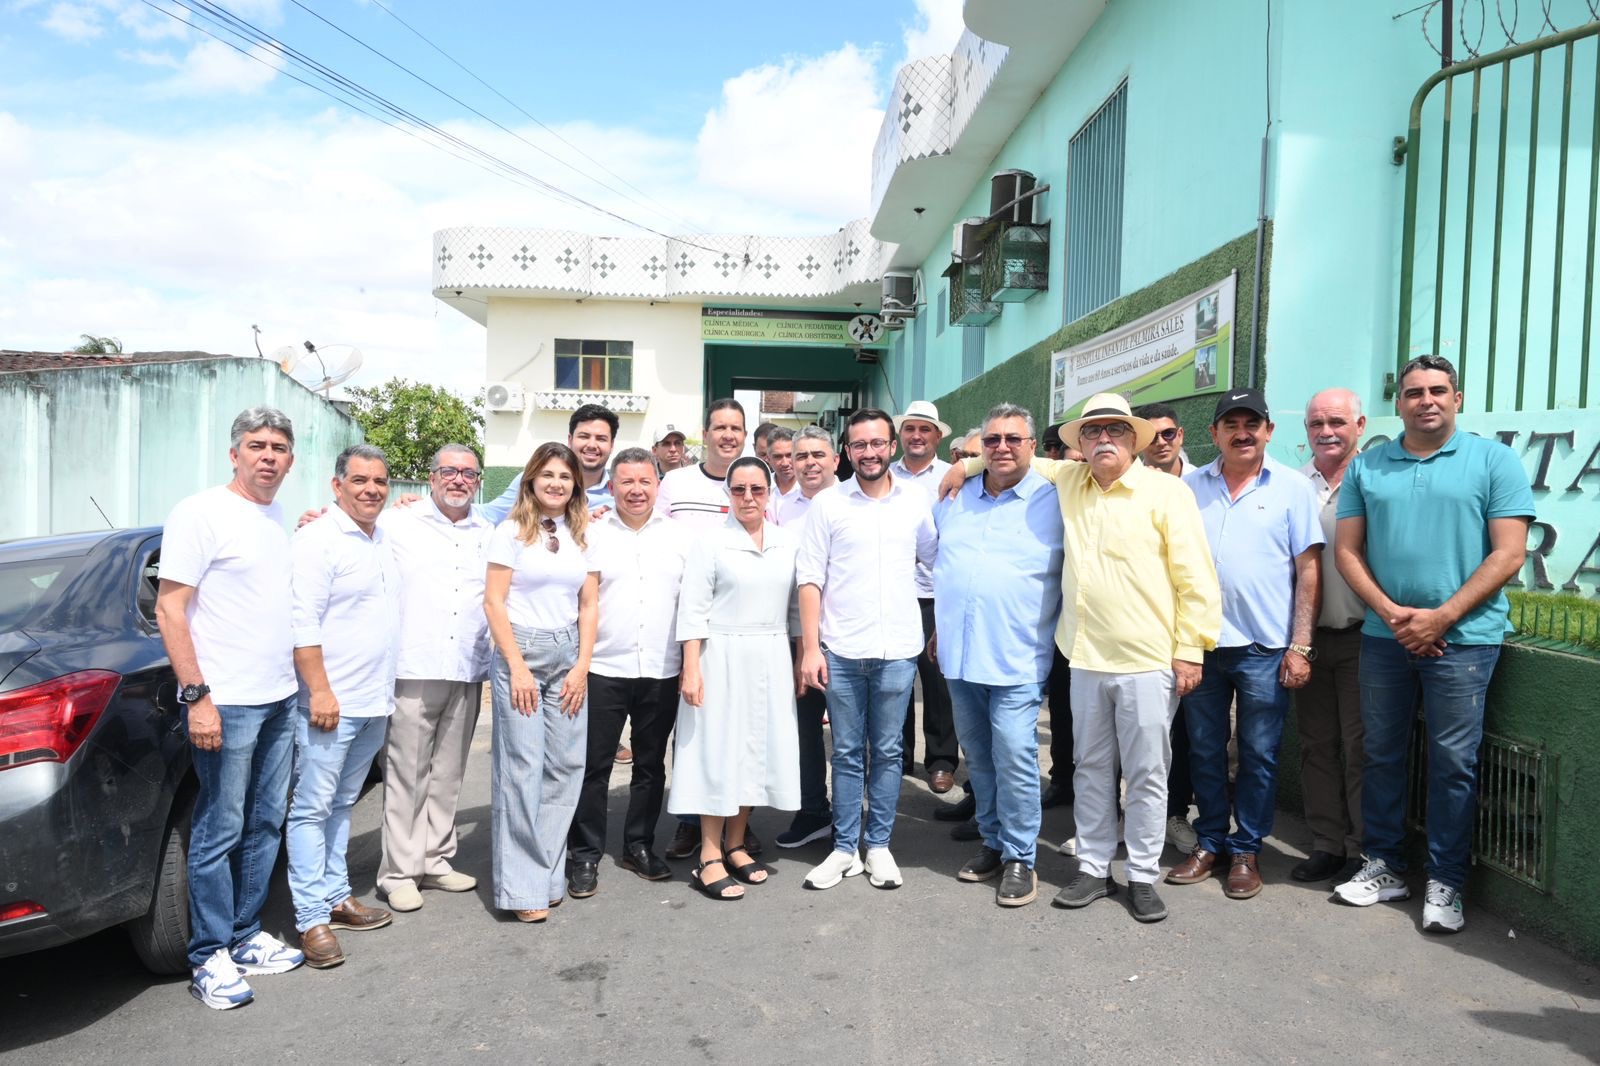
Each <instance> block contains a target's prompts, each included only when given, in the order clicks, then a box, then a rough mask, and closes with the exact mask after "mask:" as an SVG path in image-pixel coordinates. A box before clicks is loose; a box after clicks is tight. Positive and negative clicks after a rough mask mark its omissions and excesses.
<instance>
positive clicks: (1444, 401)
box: [1334, 355, 1534, 933]
mask: <svg viewBox="0 0 1600 1066" xmlns="http://www.w3.org/2000/svg"><path fill="white" fill-rule="evenodd" d="M1395 406H1396V407H1397V409H1398V410H1399V413H1400V419H1401V421H1402V422H1403V423H1404V424H1405V431H1404V432H1402V433H1401V434H1400V438H1399V439H1398V440H1394V441H1390V442H1388V443H1386V444H1383V445H1380V446H1378V447H1375V448H1372V449H1370V450H1368V451H1366V452H1364V453H1362V454H1361V455H1360V456H1359V457H1357V459H1356V460H1355V461H1354V462H1353V463H1351V465H1350V470H1349V472H1348V473H1346V475H1345V479H1344V488H1343V490H1342V492H1341V493H1340V500H1339V526H1338V538H1337V547H1336V549H1335V552H1334V556H1335V559H1336V561H1337V564H1338V567H1339V573H1340V574H1342V575H1343V576H1344V579H1345V580H1346V581H1348V582H1349V583H1350V588H1351V589H1352V590H1353V591H1354V592H1355V594H1356V595H1357V596H1360V597H1361V599H1362V601H1363V602H1365V603H1366V605H1367V617H1366V621H1365V622H1363V623H1362V626H1361V634H1362V637H1361V720H1362V726H1363V728H1364V730H1365V732H1366V742H1365V748H1366V768H1365V770H1364V772H1363V775H1362V784H1361V817H1362V821H1363V822H1364V823H1365V829H1364V832H1363V838H1362V844H1363V847H1362V851H1363V852H1364V853H1365V854H1364V858H1365V860H1366V861H1365V862H1364V863H1363V864H1362V867H1361V871H1360V872H1359V873H1357V874H1356V875H1355V877H1353V878H1352V879H1350V880H1349V881H1346V882H1345V883H1344V884H1342V885H1340V886H1338V887H1337V888H1335V889H1334V895H1335V897H1336V898H1337V899H1339V900H1342V901H1343V902H1345V903H1350V904H1354V905H1355V906H1358V907H1365V906H1370V905H1371V904H1374V903H1378V902H1381V901H1384V900H1397V899H1405V898H1407V897H1408V896H1410V895H1411V889H1410V888H1409V887H1408V886H1407V885H1406V882H1405V880H1404V876H1403V875H1404V873H1405V851H1404V848H1405V828H1404V825H1403V823H1402V818H1403V816H1404V812H1405V809H1406V801H1405V785H1406V750H1407V748H1408V747H1409V746H1410V743H1411V724H1412V721H1413V719H1414V717H1415V708H1416V703H1417V694H1418V692H1419V691H1420V692H1421V695H1422V708H1423V718H1424V723H1425V727H1426V729H1427V738H1428V862H1427V871H1428V889H1427V897H1426V900H1425V902H1424V905H1423V908H1422V928H1423V929H1424V930H1426V931H1430V932H1438V933H1454V932H1457V931H1459V930H1460V929H1461V927H1462V926H1463V925H1464V924H1466V920H1465V918H1464V917H1463V914H1462V907H1461V889H1462V886H1463V885H1464V884H1465V883H1466V879H1467V866H1468V863H1469V862H1470V860H1471V857H1472V822H1473V813H1474V811H1475V810H1476V808H1477V794H1478V787H1477V786H1478V745H1479V743H1480V742H1481V741H1482V739H1483V704H1484V696H1485V693H1486V692H1487V691H1488V688H1489V679H1490V677H1491V676H1492V675H1493V674H1494V667H1495V663H1496V661H1497V660H1498V659H1499V657H1500V645H1501V643H1502V641H1503V640H1504V639H1505V633H1506V616H1507V614H1508V613H1509V605H1508V603H1507V601H1506V596H1505V592H1504V591H1503V589H1504V586H1505V583H1506V582H1507V581H1509V580H1510V579H1511V578H1512V577H1514V576H1515V575H1516V573H1517V571H1518V570H1520V569H1521V568H1522V562H1523V558H1524V556H1525V555H1526V548H1527V541H1528V524H1529V523H1530V522H1531V521H1532V520H1533V517H1534V508H1533V490H1532V488H1531V487H1530V486H1529V484H1528V475H1527V473H1526V471H1524V470H1523V469H1522V464H1521V463H1520V462H1519V461H1518V460H1517V457H1516V455H1515V454H1514V453H1513V452H1512V451H1511V449H1510V448H1508V447H1506V446H1505V445H1504V444H1500V443H1498V442H1496V441H1492V440H1486V439H1484V438H1482V437H1478V436H1474V435H1473V434H1470V433H1464V432H1457V430H1456V413H1457V412H1458V411H1459V410H1460V409H1461V393H1460V391H1459V386H1458V383H1457V379H1456V368H1455V367H1454V366H1452V365H1451V364H1450V361H1449V360H1448V359H1443V358H1440V357H1439V356H1436V355H1423V356H1418V357H1417V358H1416V359H1413V360H1411V362H1409V363H1407V364H1406V365H1405V368H1404V369H1403V370H1402V371H1401V372H1400V395H1399V397H1398V399H1397V400H1396V401H1395Z"/></svg>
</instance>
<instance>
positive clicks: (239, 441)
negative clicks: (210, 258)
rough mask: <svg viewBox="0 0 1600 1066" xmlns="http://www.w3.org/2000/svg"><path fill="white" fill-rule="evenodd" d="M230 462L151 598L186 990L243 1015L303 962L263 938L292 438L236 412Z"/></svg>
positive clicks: (272, 422)
mask: <svg viewBox="0 0 1600 1066" xmlns="http://www.w3.org/2000/svg"><path fill="white" fill-rule="evenodd" d="M228 457H229V459H230V460H231V461H232V463H233V480H232V481H230V482H229V483H228V484H226V485H223V486H220V487H218V488H212V489H206V490H205V491H203V492H199V493H196V494H195V495H193V496H190V497H189V498H187V499H185V500H183V501H181V502H180V503H179V504H178V505H177V506H176V507H174V508H173V509H172V514H171V515H170V516H169V517H168V518H167V524H166V528H165V530H164V532H163V535H162V544H161V586H160V589H159V591H158V592H157V595H156V620H157V623H158V624H159V625H160V627H161V639H162V642H163V643H164V644H165V645H166V648H167V657H168V658H169V659H170V660H171V662H172V670H173V673H175V674H176V675H177V679H178V684H179V685H180V686H182V687H181V689H180V691H179V694H178V698H179V700H180V701H181V702H182V703H183V705H184V726H185V729H186V730H187V732H188V737H189V743H190V745H191V746H192V747H193V748H194V752H193V762H194V772H195V778H196V780H197V781H198V782H199V791H198V792H197V793H196V795H195V800H194V813H193V816H192V821H191V830H190V838H189V862H188V875H189V929H190V934H189V965H190V967H191V968H192V971H193V974H192V978H193V979H192V982H191V984H190V986H189V991H190V993H191V994H192V995H193V996H194V997H195V998H196V999H198V1000H199V1001H200V1002H201V1003H203V1004H205V1005H206V1006H207V1007H211V1008H213V1009H215V1010H227V1009H229V1008H230V1007H238V1006H242V1005H244V1004H245V1003H248V1002H250V1000H251V999H252V998H253V997H254V994H255V993H254V992H253V991H252V990H251V988H250V985H249V984H248V983H247V982H246V981H245V979H244V978H245V976H246V975H247V974H269V973H283V972H285V971H288V970H292V969H294V968H295V967H296V966H299V965H300V963H301V962H302V961H304V960H303V957H302V956H301V954H300V952H298V951H296V950H294V949H293V948H291V947H289V946H288V945H287V944H284V943H283V942H282V941H281V940H278V939H277V938H275V937H273V936H271V935H270V934H268V933H267V932H265V931H264V930H262V928H261V906H262V904H263V903H265V902H266V898H267V888H268V885H269V883H270V881H271V877H272V867H273V864H274V863H275V862H277V859H278V845H279V843H280V842H281V841H282V826H283V816H284V810H285V807H286V806H287V802H288V792H289V760H290V753H291V752H292V750H293V743H294V739H293V738H294V731H293V721H294V719H293V709H294V694H295V676H294V642H293V638H292V636H291V630H290V626H291V623H290V600H289V583H290V573H291V564H290V559H289V535H288V533H286V532H285V531H284V528H283V508H281V507H280V506H278V505H277V504H276V503H274V502H273V499H274V497H276V495H277V493H278V488H279V486H281V485H282V484H283V479H284V478H285V477H286V476H288V473H289V470H290V468H291V467H293V466H294V426H293V425H292V424H291V423H290V421H289V419H288V418H287V417H286V416H285V415H284V414H283V412H281V411H276V410H274V409H272V408H270V407H252V408H250V409H248V410H246V411H243V412H241V413H240V414H239V416H238V417H237V418H235V419H234V420H233V429H232V447H231V448H230V449H229V450H228Z"/></svg>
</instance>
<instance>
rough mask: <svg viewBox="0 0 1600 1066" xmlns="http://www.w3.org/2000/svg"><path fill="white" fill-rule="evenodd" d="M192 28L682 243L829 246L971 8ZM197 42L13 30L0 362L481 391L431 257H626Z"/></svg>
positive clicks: (512, 8) (2, 44)
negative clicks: (15, 356)
mask: <svg viewBox="0 0 1600 1066" xmlns="http://www.w3.org/2000/svg"><path fill="white" fill-rule="evenodd" d="M183 5H186V6H187V7H191V8H201V9H205V8H207V7H210V8H212V9H213V10H214V11H216V12H218V13H219V14H223V13H225V14H231V15H233V16H236V17H237V18H238V19H241V20H243V22H245V23H248V24H249V26H250V27H254V28H256V29H258V30H260V31H262V32H264V33H265V34H266V35H268V36H270V38H271V39H272V40H274V41H276V42H278V43H279V44H280V45H283V46H286V47H288V48H292V49H294V50H296V51H298V52H300V53H302V54H304V55H305V56H307V57H309V58H311V59H313V60H315V61H317V62H319V63H321V64H323V65H324V66H325V67H327V68H329V69H330V70H332V71H334V72H336V73H337V74H338V75H341V76H343V77H345V78H347V79H349V80H350V81H351V82H354V83H356V84H358V85H359V86H360V87H362V88H364V89H367V90H370V91H372V92H374V93H376V94H378V95H380V96H382V97H383V98H385V99H386V100H388V101H390V102H392V103H394V104H396V105H399V106H401V107H403V108H405V109H407V110H409V111H411V112H413V113H415V114H416V115H418V116H420V117H422V118H424V119H426V120H428V121H430V122H432V123H434V124H436V125H438V126H440V127H443V128H445V129H446V130H448V131H449V132H450V133H452V134H455V135H456V136H459V137H461V138H462V139H464V140H466V141H468V142H470V143H471V144H473V145H476V146H478V147H480V148H483V149H485V150H486V151H488V152H490V153H492V154H494V155H495V156H497V157H499V158H501V159H503V160H506V161H507V162H510V163H512V164H513V165H515V166H516V167H519V168H521V169H522V170H524V171H526V172H528V173H530V174H532V175H534V176H535V177H537V178H538V179H541V180H543V181H546V182H549V183H551V184H554V185H556V186H558V187H560V188H561V189H562V190H564V191H566V192H570V193H573V194H576V195H578V196H580V197H582V198H584V199H586V200H589V201H591V202H593V203H596V204H598V205H601V206H604V207H606V208H608V209H610V210H612V211H615V212H617V213H618V214H621V215H623V216H626V217H627V218H629V219H633V220H636V221H638V222H642V223H644V224H645V225H648V226H650V227H652V228H656V229H662V230H666V231H668V232H675V233H681V232H732V233H745V232H760V233H789V234H803V233H812V232H817V233H820V232H826V231H829V230H832V229H835V228H837V227H838V226H839V225H840V224H841V223H843V222H845V221H847V220H848V219H850V218H854V217H858V216H861V215H863V214H865V213H866V209H867V194H868V179H869V172H870V154H871V147H872V142H873V139H874V138H875V137H876V135H877V130H878V125H879V122H880V119H881V116H882V108H883V104H884V98H885V96H886V94H887V92H888V88H889V83H890V80H891V79H892V77H893V74H894V71H895V69H896V68H897V67H898V66H899V65H900V64H901V63H904V62H905V61H907V60H908V59H911V58H917V57H920V56H924V55H931V54H934V53H937V52H945V51H948V50H949V49H950V48H951V46H952V45H953V44H954V43H955V39H956V37H957V36H958V35H959V34H960V31H961V21H960V7H961V4H960V0H869V2H866V3H862V2H861V0H810V2H808V3H806V4H764V3H750V2H748V0H744V2H739V3H734V2H722V0H717V2H709V0H696V2H694V3H690V4H676V5H673V4H661V3H658V2H647V0H621V2H616V3H609V4H598V3H589V4H576V5H575V4H567V3H563V4H554V3H549V2H547V0H521V2H490V0H461V2H458V3H454V4H444V3H440V2H438V0H431V2H424V0H382V3H378V2H376V0H219V2H216V3H212V4H207V3H203V2H201V0H183ZM167 12H171V13H175V14H179V15H182V16H183V17H182V18H174V17H172V15H171V14H168V13H167ZM318 16H320V19H319V17H318ZM395 16H398V19H397V18H396V17H395ZM323 20H326V21H323ZM400 20H404V23H406V24H409V26H410V27H411V29H408V28H407V26H406V25H404V24H402V22H401V21H400ZM330 24H331V25H330ZM201 25H206V23H203V22H202V20H201V19H200V18H198V17H197V16H196V15H194V14H192V13H190V12H188V11H185V10H183V6H180V4H179V2H178V0H0V69H3V70H5V72H6V74H5V77H4V79H0V347H6V348H25V349H39V350H46V351H49V350H59V349H61V348H63V347H69V346H70V345H71V344H73V343H75V342H76V339H77V336H78V334H80V333H92V334H103V335H112V336H116V337H119V338H121V339H122V341H123V342H124V344H125V346H126V347H127V348H128V349H129V350H147V349H169V348H198V349H206V350H211V351H223V352H234V353H245V352H250V351H253V347H252V344H251V334H250V325H251V324H252V323H255V324H259V325H260V326H261V329H262V344H263V347H264V348H266V349H267V350H268V351H270V350H271V349H273V348H275V347H277V346H279V345H281V344H286V343H298V342H299V341H301V340H304V339H307V338H310V339H313V340H315V341H317V342H318V343H320V344H334V343H350V344H356V345H359V346H360V347H361V348H362V349H363V350H364V352H365V353H366V357H367V363H368V369H367V370H366V371H364V372H363V374H362V375H361V377H360V378H359V379H357V380H356V381H355V382H352V384H361V383H366V384H373V383H376V382H377V381H381V380H383V379H385V378H387V377H388V376H390V375H392V374H399V375H402V376H408V377H412V378H422V379H425V380H429V381H435V382H439V383H442V384H447V385H451V386H453V387H458V388H463V389H469V388H473V387H476V385H477V384H478V383H479V382H481V379H482V365H483V334H482V330H481V328H480V327H478V326H476V325H475V324H473V323H471V322H469V321H468V320H467V319H465V318H463V317H461V316H460V315H459V314H457V313H456V312H454V311H452V310H450V309H448V308H446V307H444V306H443V305H441V304H438V303H437V301H435V300H434V299H433V298H432V296H431V294H430V292H429V274H428V266H429V263H428V255H429V248H430V240H431V236H432V233H433V231H434V230H435V229H438V228H441V227H444V226H450V225H462V224H483V225H507V226H550V227H568V228H574V229H582V230H586V231H589V232H594V233H627V232H637V231H636V230H630V229H629V228H628V227H627V226H625V225H623V224H621V223H618V222H616V221H615V220H612V219H607V218H603V217H600V216H597V215H595V214H593V213H591V212H588V211H586V210H583V209H581V208H578V207H574V206H573V205H571V204H570V203H563V202H561V201H560V200H559V199H558V198H555V197H551V196H548V195H543V194H540V193H537V192H535V191H533V190H531V189H529V188H527V187H526V186H525V185H521V184H517V183H515V182H512V181H508V180H506V179H504V178H502V177H498V176H495V175H492V174H489V173H486V172H485V171H484V170H483V169H480V168H478V167H475V166H473V165H471V164H469V163H466V162H462V161H460V160H458V159H456V158H452V157H451V156H450V155H447V154H445V153H443V152H441V151H439V150H437V149H435V148H432V147H429V146H428V145H426V144H423V143H421V142H419V141H418V140H417V139H416V138H413V137H410V136H407V135H405V134H404V133H401V132H398V131H396V130H394V129H392V128H390V127H387V126H385V125H382V124H380V123H378V122H376V121H374V120H373V119H371V118H368V117H366V116H363V115H361V114H359V113H357V112H356V111H354V110H352V109H351V108H350V107H349V106H346V105H344V104H339V103H335V102H334V101H332V100H330V99H329V98H328V97H327V96H324V95H321V94H319V93H317V92H315V91H313V90H312V89H310V88H307V87H305V86H303V85H300V84H297V83H296V82H295V81H293V80H291V78H290V75H291V74H293V73H296V71H295V69H294V68H293V67H289V66H287V65H286V64H285V62H284V60H283V58H282V57H281V55H279V54H277V53H276V52H274V51H273V50H272V48H270V47H262V46H259V45H258V46H255V47H254V48H253V49H252V52H253V54H252V55H243V54H241V53H240V52H238V51H235V50H233V49H231V48H229V47H227V46H226V45H225V44H223V43H221V42H219V41H217V40H214V39H213V38H212V37H209V36H206V35H205V34H204V33H202V32H200V30H199V29H198V27H199V26H201ZM209 25H211V28H213V30H215V31H216V32H218V33H219V34H220V35H223V36H226V35H225V34H222V31H220V30H217V29H216V26H215V24H214V23H212V24H209ZM413 29H414V30H415V31H416V33H413V32H412V30H413ZM341 31H344V32H343V33H341ZM346 34H348V36H346ZM227 39H228V40H230V41H233V42H234V43H239V42H238V40H237V39H236V38H231V37H230V38H227ZM434 46H436V47H437V49H439V50H435V47H434ZM440 50H442V52H443V53H448V56H449V57H450V58H447V57H446V56H445V55H443V54H441V51H440ZM376 53H382V54H383V55H386V56H388V57H389V58H390V59H392V60H394V61H395V62H396V63H398V64H400V65H401V66H404V67H407V68H409V69H410V70H411V71H413V72H414V73H415V74H417V75H420V76H421V77H422V78H425V79H427V80H428V81H431V82H433V83H434V84H435V85H436V86H437V87H438V89H440V90H443V91H444V92H445V93H448V94H450V95H451V96H454V97H456V98H457V100H458V101H459V102H457V101H452V100H450V99H448V98H447V97H446V96H445V95H442V94H441V93H440V92H439V91H436V90H435V89H432V88H429V87H427V86H425V85H423V84H421V83H420V82H419V81H417V80H415V79H414V78H413V77H412V76H411V75H409V74H407V73H405V72H404V71H402V70H400V69H398V68H397V67H396V66H394V65H391V64H390V63H389V62H386V61H385V59H383V58H381V57H380V56H379V55H378V54H376ZM452 59H454V60H456V61H458V62H459V63H460V64H461V66H459V67H458V66H456V65H455V64H454V63H452V61H451V60H452ZM462 67H464V68H466V69H465V70H463V69H462ZM474 75H476V76H477V78H481V79H482V80H483V81H484V82H487V83H488V85H489V86H492V89H491V88H488V87H485V85H483V84H480V83H479V82H478V81H477V80H475V79H474V77H473V76H474ZM494 90H498V92H499V93H501V94H504V96H505V97H506V98H508V100H509V102H507V100H505V99H501V98H500V96H498V95H496V92H495V91H494ZM472 109H476V110H477V111H479V112H482V113H483V115H484V116H487V118H484V117H480V116H478V115H475V114H473V110H472ZM528 116H532V119H530V118H529V117H528ZM533 120H537V121H533ZM494 123H499V124H500V125H502V126H504V127H506V128H507V129H506V130H502V129H499V128H496V126H495V125H494ZM541 124H542V126H541ZM507 130H509V132H507Z"/></svg>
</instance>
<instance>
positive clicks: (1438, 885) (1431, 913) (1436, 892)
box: [1422, 881, 1467, 933]
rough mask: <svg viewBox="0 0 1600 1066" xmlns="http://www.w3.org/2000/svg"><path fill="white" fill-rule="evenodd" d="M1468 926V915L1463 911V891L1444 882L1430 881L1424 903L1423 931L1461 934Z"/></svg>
mask: <svg viewBox="0 0 1600 1066" xmlns="http://www.w3.org/2000/svg"><path fill="white" fill-rule="evenodd" d="M1466 924H1467V918H1466V915H1464V914H1463V913H1462V911H1461V890H1460V889H1455V888H1451V887H1450V886H1449V885H1447V884H1445V883H1444V882H1443V881H1429V882H1428V891H1427V894H1426V895H1425V896H1424V897H1423V901H1422V931H1423V932H1425V933H1459V932H1461V929H1462V927H1463V926H1465V925H1466Z"/></svg>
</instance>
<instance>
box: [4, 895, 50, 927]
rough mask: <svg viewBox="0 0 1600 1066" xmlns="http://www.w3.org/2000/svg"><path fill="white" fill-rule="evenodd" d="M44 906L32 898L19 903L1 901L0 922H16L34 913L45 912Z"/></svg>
mask: <svg viewBox="0 0 1600 1066" xmlns="http://www.w3.org/2000/svg"><path fill="white" fill-rule="evenodd" d="M43 913H44V908H43V907H41V906H40V905H39V904H37V903H35V902H34V901H33V900H31V899H25V900H22V901H20V902H18V903H0V923H5V922H14V921H16V920H17V919H18V918H26V917H28V916H30V915H34V914H43Z"/></svg>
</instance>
